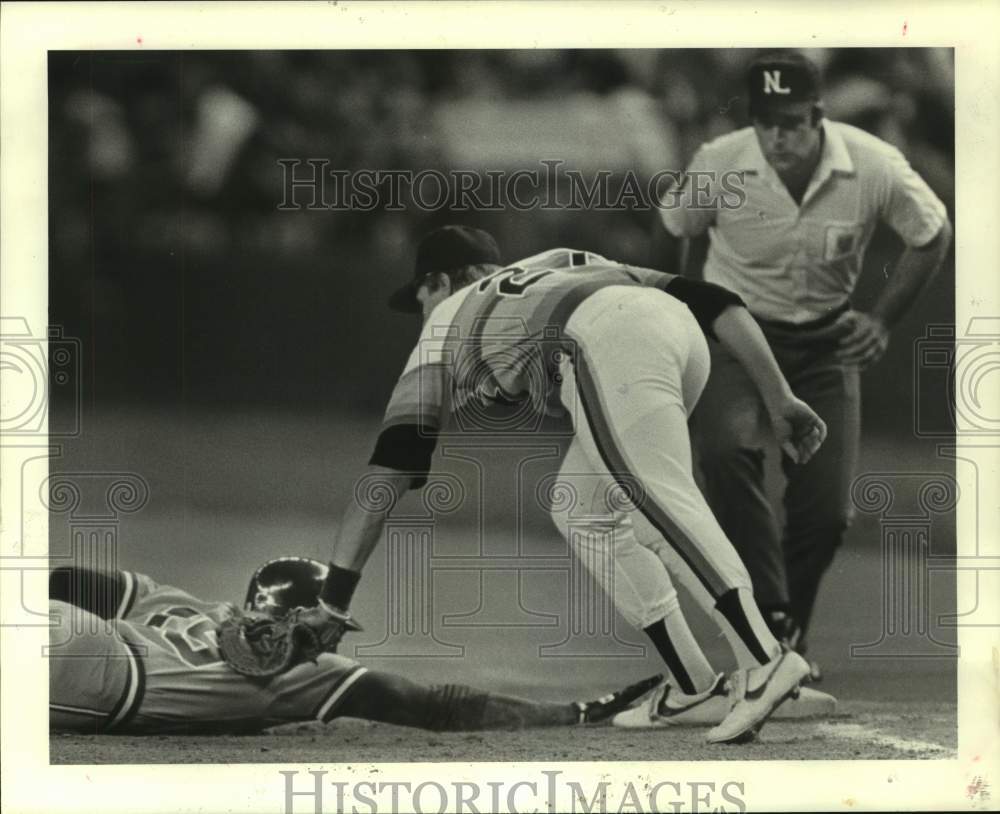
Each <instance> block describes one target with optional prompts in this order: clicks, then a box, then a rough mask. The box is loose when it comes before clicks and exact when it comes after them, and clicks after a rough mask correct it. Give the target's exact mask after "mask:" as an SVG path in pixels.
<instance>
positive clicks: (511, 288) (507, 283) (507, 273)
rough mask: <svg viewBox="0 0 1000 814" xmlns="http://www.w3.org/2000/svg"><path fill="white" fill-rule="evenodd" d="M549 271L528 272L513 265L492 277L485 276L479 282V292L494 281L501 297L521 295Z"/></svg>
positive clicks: (549, 272) (546, 275)
mask: <svg viewBox="0 0 1000 814" xmlns="http://www.w3.org/2000/svg"><path fill="white" fill-rule="evenodd" d="M551 273H552V272H551V271H537V272H535V273H534V274H528V273H527V272H526V271H525V270H524V269H521V268H518V267H517V266H514V267H512V268H509V269H504V270H503V271H501V272H498V273H497V274H494V275H493V276H492V277H487V278H486V279H485V280H483V281H482V282H481V283H480V284H479V293H480V294H482V293H484V292H485V291H486V289H488V288H489V287H490V286H492V285H493V284H494V283H496V291H497V294H499V295H500V296H501V297H522V296H524V292H525V290H526V289H527V288H528V287H529V286H532V285H534V284H535V283H537V282H538V281H539V280H541V279H542V278H543V277H548V276H549V275H550V274H551Z"/></svg>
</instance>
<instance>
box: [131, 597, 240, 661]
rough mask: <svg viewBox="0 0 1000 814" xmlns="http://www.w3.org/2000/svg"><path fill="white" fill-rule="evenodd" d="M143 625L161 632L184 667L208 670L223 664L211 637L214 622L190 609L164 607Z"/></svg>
mask: <svg viewBox="0 0 1000 814" xmlns="http://www.w3.org/2000/svg"><path fill="white" fill-rule="evenodd" d="M192 617H197V618H194V619H192ZM146 624H148V625H149V626H150V627H153V628H156V629H157V630H159V631H160V634H161V635H162V636H163V638H164V639H165V640H166V641H167V642H168V643H169V644H170V646H171V647H172V648H173V649H174V650H175V651H176V652H177V655H178V656H179V657H180V659H181V661H183V662H184V663H185V664H188V665H190V666H191V667H207V666H208V665H209V664H219V663H221V662H222V659H221V658H219V651H218V649H217V643H216V639H215V634H214V631H215V623H214V622H213V621H212V620H211V619H206V618H205V617H204V616H202V615H201V614H200V613H198V611H196V610H194V609H193V608H185V607H175V608H167V609H166V610H164V611H161V612H160V613H154V614H153V615H152V616H151V617H150V618H149V621H148V622H147V623H146Z"/></svg>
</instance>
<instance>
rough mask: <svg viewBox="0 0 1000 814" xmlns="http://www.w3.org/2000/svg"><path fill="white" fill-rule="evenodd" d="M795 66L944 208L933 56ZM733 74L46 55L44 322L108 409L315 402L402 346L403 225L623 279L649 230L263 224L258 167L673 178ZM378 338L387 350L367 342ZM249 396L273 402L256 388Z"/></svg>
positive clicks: (269, 197) (276, 218) (262, 56)
mask: <svg viewBox="0 0 1000 814" xmlns="http://www.w3.org/2000/svg"><path fill="white" fill-rule="evenodd" d="M806 53H807V54H808V55H809V56H810V57H811V58H812V59H814V60H815V61H816V62H817V64H818V65H819V66H820V68H821V70H822V72H823V74H824V77H825V102H826V110H827V114H828V115H829V116H830V117H831V118H834V119H838V120H841V121H847V122H850V123H853V124H856V125H858V126H860V127H862V128H864V129H866V130H869V131H870V132H872V133H874V134H876V135H878V136H879V137H881V138H883V139H885V140H886V141H889V142H891V143H893V144H895V145H896V146H898V147H899V148H900V149H901V150H902V151H903V152H904V153H905V154H906V156H907V157H908V158H909V160H910V162H911V163H912V164H913V165H914V167H915V168H916V169H917V170H918V171H919V172H920V173H921V174H922V175H923V176H924V178H925V179H926V180H927V181H928V183H929V184H930V185H931V186H932V187H933V188H934V189H935V191H936V192H937V194H938V195H939V196H940V197H941V198H942V200H944V201H945V203H946V204H947V205H948V207H949V209H951V210H952V211H953V203H954V177H953V173H954V66H953V55H952V52H951V50H950V49H905V48H893V49H838V50H812V51H807V52H806ZM752 56H753V52H751V51H747V50H739V49H721V50H719V49H717V50H697V51H695V50H599V51H593V50H591V51H575V50H560V51H551V50H517V51H450V52H444V51H364V52H352V51H325V52H313V51H301V52H296V51H284V52H207V51H189V52H184V53H180V52H159V53H158V52H147V53H141V52H102V53H67V52H53V53H52V54H51V56H50V65H49V73H50V76H49V80H50V96H49V112H50V119H49V141H50V176H49V192H50V263H51V274H50V279H51V283H50V293H51V302H52V313H53V321H54V322H60V323H62V324H64V325H65V326H67V329H68V332H69V333H70V334H71V335H77V336H81V335H83V336H87V337H89V338H91V339H92V340H93V341H94V342H95V343H96V344H99V345H100V347H101V348H102V351H101V353H102V357H101V360H102V371H104V373H101V372H97V373H95V374H94V375H96V376H101V375H104V376H105V380H103V385H102V387H103V389H104V390H105V391H106V392H110V393H112V394H117V395H119V396H121V397H122V398H126V397H129V395H130V394H134V393H135V392H138V391H141V390H142V389H143V387H147V389H149V388H152V389H154V390H155V389H156V386H154V385H152V384H148V381H161V380H162V381H165V382H166V384H165V385H163V386H162V387H160V390H159V395H160V396H164V395H165V394H167V393H172V394H174V395H176V394H177V393H178V392H179V391H178V388H180V390H181V391H184V392H183V393H182V397H184V398H189V399H202V400H207V401H212V400H225V399H226V398H237V399H243V400H245V401H276V402H280V401H282V400H283V399H286V398H289V397H291V398H295V397H297V396H303V395H306V396H317V397H321V398H329V397H330V395H331V393H334V392H335V391H336V387H337V385H336V383H335V382H336V381H341V382H342V381H345V380H349V381H353V382H359V381H362V380H363V379H364V378H365V376H366V374H367V373H368V371H370V370H371V369H372V368H373V367H375V366H376V365H378V364H379V362H380V360H381V358H382V355H383V354H385V353H390V354H393V355H398V351H399V348H398V347H395V345H394V343H395V344H396V345H398V346H399V347H402V346H403V344H405V342H407V341H409V339H410V338H411V337H409V336H408V335H406V334H407V331H408V328H406V329H403V328H401V329H400V330H399V331H388V333H389V334H391V336H389V337H388V339H386V338H385V335H386V333H387V332H386V330H385V328H384V325H385V314H384V312H383V311H382V308H383V300H384V295H385V293H386V292H388V291H390V290H391V289H392V288H393V286H394V285H396V284H397V282H398V281H399V280H400V279H402V278H404V277H405V276H407V275H408V274H409V271H410V264H411V262H412V261H411V258H412V247H413V243H414V241H415V239H416V238H417V237H418V236H419V235H420V234H422V233H423V232H424V231H426V230H427V229H429V228H433V227H434V226H436V225H439V224H440V223H442V222H445V221H448V220H452V219H459V220H462V221H463V222H468V223H474V224H477V225H482V226H486V227H487V228H490V229H491V230H493V231H494V232H496V233H497V234H498V236H499V238H500V240H501V245H503V246H505V247H507V250H508V253H509V257H508V259H511V260H513V259H516V257H518V256H523V255H524V254H528V253H532V252H534V251H537V250H540V249H543V248H548V247H551V246H553V245H574V246H577V247H580V248H587V249H591V250H595V251H598V252H602V253H605V254H607V255H608V256H611V257H614V258H616V259H622V260H628V261H632V262H640V263H641V262H644V261H645V260H646V259H647V247H648V237H649V231H650V229H651V227H652V224H653V219H654V218H655V213H654V212H651V211H624V212H622V211H612V212H600V211H590V212H568V211H545V212H503V213H489V214H484V213H478V214H477V213H474V212H467V213H461V214H458V215H456V214H455V213H449V212H447V211H436V212H428V211H422V210H420V209H418V208H416V207H408V208H405V209H404V210H402V211H385V210H384V209H383V208H381V207H379V206H376V207H375V208H373V209H372V210H371V211H365V212H360V211H336V212H331V211H299V212H285V211H279V210H278V209H277V206H278V204H279V203H280V202H281V199H282V193H283V189H282V185H283V176H282V170H281V167H280V166H279V164H278V161H279V160H280V159H301V160H303V161H304V160H306V159H310V158H320V159H325V160H328V161H329V162H330V165H331V166H332V167H336V168H338V169H343V170H348V171H351V170H360V169H366V168H371V169H380V168H381V169H384V168H393V169H412V170H422V169H438V170H442V171H447V170H449V169H464V170H473V171H479V172H482V171H486V170H491V169H492V170H506V171H511V170H513V169H516V168H519V167H524V168H527V169H529V170H530V169H538V161H539V160H540V159H543V158H547V159H561V160H564V161H565V162H566V165H567V166H570V167H573V168H576V169H579V170H581V171H583V172H585V173H594V172H597V171H599V170H609V171H611V172H612V173H614V174H616V175H621V174H622V173H624V172H627V171H628V170H632V171H633V172H635V173H637V174H638V175H639V176H640V178H641V177H644V176H645V177H648V176H649V175H651V174H652V173H654V172H656V171H657V170H661V169H677V170H679V169H683V167H684V164H685V162H686V160H687V158H688V157H689V156H690V155H691V153H692V152H693V151H694V149H695V148H697V146H698V145H699V144H700V143H701V142H703V141H704V140H706V139H708V138H711V137H713V136H715V135H718V134H721V133H724V132H727V131H729V130H731V129H733V128H734V127H739V126H743V125H745V124H746V123H747V121H746V112H745V100H744V98H743V96H744V91H743V81H742V74H743V69H744V66H745V65H746V64H747V63H748V62H749V60H750V59H751V58H752ZM390 324H392V325H395V324H396V323H390ZM262 332H263V333H264V334H265V335H266V336H267V340H268V345H269V347H271V346H273V347H272V348H271V350H268V351H266V352H262V351H261V350H260V347H261V345H262V343H261V341H260V336H261V334H262ZM396 333H399V334H400V335H401V338H400V339H398V340H397V339H396V338H395V334H396ZM182 337H183V341H182ZM379 337H382V338H381V339H380V338H379ZM386 341H387V342H388V344H389V345H390V347H389V349H388V351H385V350H381V349H380V348H379V347H377V345H380V344H385V342H386ZM179 342H180V343H181V344H182V345H183V350H178V343H179ZM342 343H352V345H351V347H352V351H351V353H350V354H349V355H350V358H349V359H345V358H342V357H343V356H344V354H343V353H342V351H341V352H338V347H340V348H342V347H343V344H342ZM303 348H305V349H306V350H307V352H303ZM199 349H200V350H202V351H203V353H199V352H198V351H199ZM150 366H152V368H153V372H154V373H155V374H156V375H154V376H152V377H150V376H149V372H150ZM394 373H395V371H394V370H390V371H388V373H387V374H386V380H387V381H388V380H391V378H392V376H393V375H394ZM304 377H310V383H309V384H308V385H304V384H302V381H303V378H304ZM345 377H346V379H345ZM369 378H370V377H369ZM147 380H148V381H147ZM263 380H268V381H272V382H273V383H274V388H275V390H274V392H261V389H260V382H261V381H263ZM376 380H377V381H376V383H375V384H374V385H373V386H372V388H371V392H369V390H368V389H366V388H365V387H364V386H363V385H360V384H359V385H354V387H355V389H356V390H357V392H356V393H355V397H356V399H357V402H358V404H359V405H365V404H367V403H368V402H371V403H377V402H378V401H380V399H381V398H382V396H383V395H384V393H383V392H382V391H383V389H384V386H385V384H384V382H381V380H378V377H376ZM137 382H147V384H146V385H142V386H140V385H137ZM296 383H297V384H296ZM289 387H291V388H292V390H291V391H289ZM296 387H297V388H299V389H298V390H297V391H296V390H295V388H296ZM302 388H307V390H308V392H304V391H303V389H302ZM310 388H311V389H310Z"/></svg>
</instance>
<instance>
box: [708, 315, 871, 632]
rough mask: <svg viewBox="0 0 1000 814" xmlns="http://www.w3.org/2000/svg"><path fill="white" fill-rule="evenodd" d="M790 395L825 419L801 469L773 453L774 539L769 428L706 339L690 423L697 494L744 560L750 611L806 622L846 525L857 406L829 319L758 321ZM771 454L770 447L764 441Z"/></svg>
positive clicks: (749, 391) (759, 405)
mask: <svg viewBox="0 0 1000 814" xmlns="http://www.w3.org/2000/svg"><path fill="white" fill-rule="evenodd" d="M761 327H762V328H763V330H764V333H765V335H766V336H767V339H768V342H769V343H770V345H771V349H772V350H773V351H774V355H775V358H776V359H777V360H778V364H779V366H780V367H781V370H782V371H783V372H784V374H785V377H786V378H787V379H788V381H789V384H791V386H792V390H793V392H794V393H795V395H796V396H798V397H799V398H800V399H802V400H803V401H805V402H806V403H807V404H809V405H810V406H811V407H812V408H813V409H814V410H815V411H816V412H817V413H818V414H819V415H820V417H821V418H822V419H823V420H824V421H825V422H826V425H827V431H828V434H827V438H826V441H825V442H824V444H823V446H822V447H821V448H820V449H819V451H818V452H817V453H816V455H815V456H813V458H812V460H810V461H809V462H808V463H807V464H804V465H802V466H799V465H796V464H794V463H792V461H791V460H790V459H789V458H788V457H787V456H784V455H783V456H782V458H783V461H782V464H783V467H784V471H785V475H786V477H787V481H788V482H787V486H786V489H785V494H784V507H785V530H784V533H783V534H782V533H781V532H780V531H779V528H778V520H777V518H776V517H775V515H774V512H773V511H772V508H771V505H770V503H769V501H768V498H767V493H766V491H765V488H764V457H765V447H766V446H767V444H768V442H769V440H770V439H773V435H772V433H771V427H770V421H769V419H768V416H767V413H766V411H765V410H764V405H763V402H762V401H761V399H760V396H759V394H758V392H757V389H756V387H755V386H754V384H753V383H752V382H751V380H750V378H749V376H748V375H747V373H746V372H745V371H744V370H743V368H742V367H741V365H740V364H739V362H737V361H736V360H735V359H734V358H733V357H732V356H730V355H729V354H728V353H727V352H726V351H725V350H724V349H723V348H722V346H721V345H719V344H718V343H716V342H712V343H710V344H711V346H712V347H711V351H712V372H711V375H710V376H709V379H708V384H707V385H706V387H705V391H704V392H703V393H702V396H701V400H700V401H699V403H698V407H697V409H696V410H695V413H694V416H693V422H694V438H695V444H696V447H697V451H698V457H699V463H700V466H701V473H702V477H703V488H704V491H705V496H706V498H707V499H708V502H709V505H710V506H711V507H712V510H713V511H714V512H715V515H716V517H717V518H718V520H719V524H720V525H721V526H722V528H723V530H724V531H725V532H726V535H727V536H728V537H729V539H730V540H731V541H732V542H733V545H734V546H735V547H736V550H737V551H738V552H739V554H740V556H741V557H742V558H743V561H744V563H745V564H746V567H747V570H748V571H749V572H750V576H751V579H752V580H753V588H754V595H755V597H756V599H757V603H758V605H759V606H760V607H761V608H763V609H767V608H769V607H779V606H783V605H786V604H787V605H788V606H789V608H790V611H791V614H792V615H793V616H794V617H795V618H796V619H797V620H798V622H799V623H800V624H801V625H802V629H803V634H804V633H805V630H806V628H807V627H808V624H809V619H810V616H811V615H812V610H813V605H814V603H815V600H816V595H817V593H818V590H819V584H820V580H821V578H822V576H823V573H824V572H825V571H826V569H827V568H828V567H829V565H830V563H831V562H832V561H833V556H834V553H835V551H836V549H837V547H838V546H839V545H840V543H841V540H842V539H843V535H844V531H845V530H846V528H847V526H848V524H849V522H850V519H851V514H852V511H851V502H850V485H851V480H852V479H853V477H854V471H855V467H856V463H857V454H858V437H859V432H860V411H861V399H860V391H859V374H858V370H857V368H856V367H845V366H844V365H842V364H840V363H839V362H838V361H837V359H836V357H835V352H836V345H837V342H836V339H835V337H834V336H833V331H832V329H831V328H830V320H824V321H823V323H820V324H818V325H816V326H811V327H806V328H801V327H790V326H781V325H775V324H769V323H764V322H762V323H761ZM771 448H773V449H777V447H775V446H774V445H773V442H772V443H771Z"/></svg>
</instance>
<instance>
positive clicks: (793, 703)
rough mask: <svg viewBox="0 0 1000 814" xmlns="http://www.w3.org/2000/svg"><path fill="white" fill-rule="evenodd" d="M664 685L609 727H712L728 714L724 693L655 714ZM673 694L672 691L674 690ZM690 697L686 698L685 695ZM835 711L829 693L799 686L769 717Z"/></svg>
mask: <svg viewBox="0 0 1000 814" xmlns="http://www.w3.org/2000/svg"><path fill="white" fill-rule="evenodd" d="M665 689H666V688H665V687H664V686H660V687H658V688H657V689H656V690H654V691H653V692H651V693H650V697H648V698H645V699H643V701H642V703H640V704H637V705H636V706H634V707H633V708H632V709H627V710H625V711H624V712H619V713H618V714H617V715H616V716H615V717H614V718H613V719H612V721H611V723H612V725H614V726H620V727H624V728H626V729H662V728H664V727H668V726H715V725H716V724H717V723H720V722H721V721H722V719H723V718H725V717H726V715H727V714H728V713H729V707H730V703H729V695H728V693H727V692H722V693H719V694H714V695H711V696H710V697H709V698H707V699H705V700H704V701H703V702H702V703H699V704H694V705H692V706H690V707H688V708H687V709H684V710H681V711H680V712H676V713H674V714H672V715H669V716H664V715H659V714H657V712H656V707H657V704H658V703H659V701H660V699H662V697H663V692H664V690H665ZM675 692H676V691H675ZM687 697H690V696H687ZM836 712H837V699H836V698H834V697H833V696H832V695H830V694H829V693H825V692H820V691H819V690H814V689H812V688H810V687H802V688H801V689H800V690H799V694H798V695H797V696H795V697H792V698H789V699H788V700H787V701H786V702H785V703H784V704H782V705H781V706H780V707H778V708H777V709H776V710H775V711H774V712H773V713H772V714H771V719H772V720H774V721H798V720H808V719H810V718H825V717H829V716H831V715H834V714H835V713H836Z"/></svg>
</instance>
